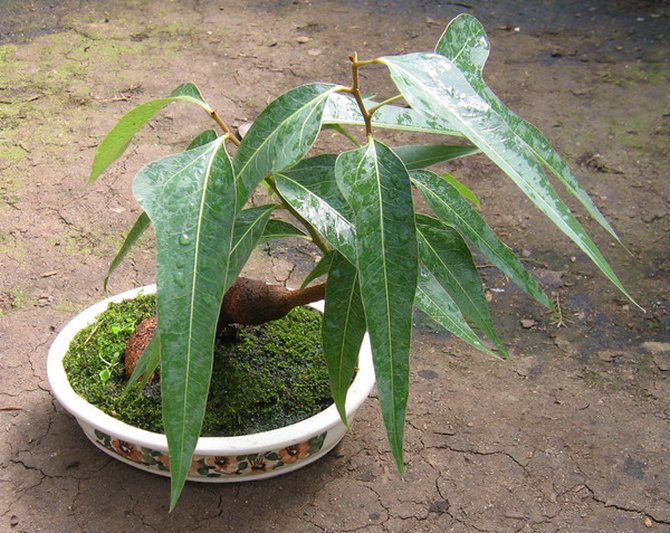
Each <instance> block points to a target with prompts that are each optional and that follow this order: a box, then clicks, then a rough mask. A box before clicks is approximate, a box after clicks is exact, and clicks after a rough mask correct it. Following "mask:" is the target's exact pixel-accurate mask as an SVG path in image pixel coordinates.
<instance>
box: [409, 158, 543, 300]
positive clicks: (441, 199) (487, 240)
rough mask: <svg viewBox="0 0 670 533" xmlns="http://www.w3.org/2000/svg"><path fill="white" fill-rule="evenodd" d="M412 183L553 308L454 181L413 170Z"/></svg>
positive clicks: (433, 206)
mask: <svg viewBox="0 0 670 533" xmlns="http://www.w3.org/2000/svg"><path fill="white" fill-rule="evenodd" d="M412 182H413V183H414V184H415V185H416V186H417V187H418V188H419V190H420V191H421V193H422V194H423V196H424V197H425V199H426V201H427V202H428V205H430V207H431V209H432V210H433V213H434V214H435V216H436V217H437V218H438V219H439V220H441V221H442V222H444V223H445V224H448V225H450V226H454V227H455V228H457V229H458V230H459V231H460V232H461V233H462V234H463V235H464V236H465V237H466V238H467V239H469V240H470V241H471V242H472V243H473V244H474V245H475V246H476V247H477V248H478V249H479V250H480V251H481V252H482V253H483V254H484V255H485V256H486V258H487V259H488V260H489V261H491V262H492V263H493V264H494V265H496V266H497V267H498V268H499V269H500V270H501V271H502V272H504V273H505V274H506V275H507V276H509V277H510V279H511V280H512V281H513V282H514V283H516V284H517V285H518V286H519V287H520V288H521V289H523V290H524V291H525V292H526V293H527V294H529V295H530V296H532V297H533V298H535V299H536V300H537V301H538V302H540V303H541V304H542V305H544V306H545V307H547V308H548V309H552V308H553V303H552V301H551V299H550V298H549V297H548V296H547V295H546V294H545V292H544V291H543V290H542V287H541V286H540V284H539V283H538V282H537V280H536V279H535V278H534V277H533V276H532V275H531V274H530V272H528V270H526V268H525V267H524V266H523V264H522V263H521V261H519V259H518V258H517V257H516V255H515V254H514V252H513V251H512V250H511V249H510V248H509V247H508V246H507V245H506V244H505V243H503V242H502V241H501V240H500V239H499V238H498V236H497V235H496V234H495V232H494V231H493V230H492V229H491V227H490V226H489V225H488V224H487V223H486V222H485V221H484V219H483V218H482V217H481V215H480V214H479V213H477V211H475V209H474V208H473V207H472V206H471V205H470V204H469V203H468V202H467V201H466V200H465V199H464V198H463V197H462V196H461V194H460V193H459V192H458V191H457V190H456V189H455V188H454V187H453V186H452V185H451V184H449V183H448V182H447V181H445V180H443V179H442V178H441V177H440V176H437V175H436V174H433V173H432V172H429V171H425V170H424V171H417V172H413V173H412Z"/></svg>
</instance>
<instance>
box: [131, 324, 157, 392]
mask: <svg viewBox="0 0 670 533" xmlns="http://www.w3.org/2000/svg"><path fill="white" fill-rule="evenodd" d="M160 362H161V343H160V335H159V333H158V328H156V329H155V330H154V334H153V337H151V340H150V341H149V344H148V345H147V347H146V348H145V349H144V352H143V353H142V355H141V356H140V358H139V359H138V360H137V365H136V366H135V370H133V374H132V375H131V376H130V378H129V379H128V383H126V389H129V388H130V387H131V386H132V385H133V384H134V383H135V382H137V381H138V380H140V378H142V379H141V381H140V388H144V387H145V386H146V385H147V383H149V380H150V379H151V376H152V374H153V373H154V372H155V371H156V369H157V368H158V365H160Z"/></svg>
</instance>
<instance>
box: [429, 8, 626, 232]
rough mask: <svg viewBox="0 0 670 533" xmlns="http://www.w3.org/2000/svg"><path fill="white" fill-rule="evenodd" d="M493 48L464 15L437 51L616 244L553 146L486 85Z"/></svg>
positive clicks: (472, 19)
mask: <svg viewBox="0 0 670 533" xmlns="http://www.w3.org/2000/svg"><path fill="white" fill-rule="evenodd" d="M490 48H491V46H490V43H489V40H488V36H487V35H486V30H484V26H482V24H481V22H479V21H478V20H477V19H476V18H475V17H473V16H472V15H468V14H462V15H459V16H458V17H456V18H455V19H453V20H452V21H451V22H450V23H449V25H448V26H447V28H446V29H445V31H444V33H443V34H442V37H441V38H440V40H439V42H438V44H437V46H436V47H435V51H436V52H437V53H438V54H441V55H443V56H445V57H447V58H449V59H450V60H452V61H453V62H454V64H455V65H456V66H458V67H459V68H460V70H461V71H462V72H463V75H464V76H465V77H466V78H467V80H468V81H469V82H470V85H471V86H472V87H473V88H474V89H475V91H477V94H478V95H479V96H480V97H482V98H483V99H484V100H485V101H486V102H487V103H488V104H490V105H491V107H492V108H493V109H494V110H495V112H496V113H498V115H500V116H501V117H502V118H503V119H504V120H505V121H506V122H507V125H508V126H509V127H510V129H511V130H512V131H513V132H514V133H515V134H516V135H517V136H518V138H519V140H520V141H521V142H523V143H525V144H526V145H527V146H528V148H529V149H530V150H532V151H533V152H534V153H535V155H536V156H537V157H538V158H539V159H540V160H541V161H542V162H543V163H544V164H545V165H546V166H547V167H548V168H549V169H550V170H551V171H552V172H553V173H554V174H555V175H556V177H557V178H558V179H559V180H560V181H561V182H562V183H563V185H564V186H565V187H566V189H567V190H568V191H569V192H570V193H572V194H573V195H574V196H575V197H577V199H578V200H579V201H580V202H581V203H582V205H583V206H584V208H585V209H586V210H587V211H588V213H589V214H590V215H591V216H592V217H593V219H594V220H596V221H597V222H598V223H599V224H600V225H601V226H602V227H603V228H605V229H606V230H607V231H608V232H609V233H610V235H612V237H614V238H615V239H616V240H617V241H619V242H621V241H620V240H619V236H618V235H617V234H616V232H615V231H614V229H613V228H612V226H610V224H609V222H607V220H606V219H605V217H604V216H603V214H602V213H601V212H600V211H599V210H598V208H597V207H596V205H595V204H594V203H593V200H592V199H591V197H590V196H589V195H588V193H587V192H586V191H585V190H584V189H583V188H582V187H581V185H580V184H579V182H578V181H577V179H576V178H575V177H574V176H573V175H572V173H571V172H570V169H569V168H568V166H567V165H566V164H565V163H564V162H563V160H562V159H561V157H560V156H559V155H558V153H557V152H556V151H555V150H554V149H553V148H552V147H551V144H550V143H549V141H548V140H547V138H546V137H545V136H544V135H543V134H542V133H541V132H540V130H538V129H537V128H536V127H535V126H533V125H532V124H530V123H528V122H526V121H525V120H523V119H522V118H521V117H519V116H518V115H516V114H514V113H513V112H512V111H511V110H510V109H509V108H508V107H507V106H506V105H505V104H503V103H502V102H501V101H500V99H499V98H498V97H497V96H496V95H495V93H494V92H493V91H492V90H491V89H490V88H489V87H488V86H487V85H486V82H485V81H484V78H483V75H482V72H483V70H484V65H485V64H486V60H487V59H488V56H489V50H490Z"/></svg>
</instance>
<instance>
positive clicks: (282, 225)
mask: <svg viewBox="0 0 670 533" xmlns="http://www.w3.org/2000/svg"><path fill="white" fill-rule="evenodd" d="M288 237H297V238H299V239H309V237H308V236H307V235H305V232H304V231H302V230H300V229H298V228H296V227H295V226H294V225H293V224H291V223H290V222H286V221H284V220H279V219H271V220H268V223H267V225H266V226H265V231H264V232H263V236H262V237H261V239H260V241H259V243H264V242H269V241H276V240H277V239H286V238H288Z"/></svg>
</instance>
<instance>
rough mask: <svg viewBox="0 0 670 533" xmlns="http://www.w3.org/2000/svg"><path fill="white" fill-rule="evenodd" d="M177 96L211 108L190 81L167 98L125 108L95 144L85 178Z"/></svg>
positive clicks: (116, 154)
mask: <svg viewBox="0 0 670 533" xmlns="http://www.w3.org/2000/svg"><path fill="white" fill-rule="evenodd" d="M177 100H182V101H184V102H190V103H193V104H196V105H199V106H200V107H202V108H203V109H204V110H205V111H207V112H208V113H209V112H211V108H210V107H209V104H208V103H207V102H206V101H205V100H204V99H203V97H202V95H201V94H200V91H199V90H198V88H197V87H196V86H195V85H193V84H192V83H185V84H183V85H180V86H179V87H177V88H176V89H175V90H174V91H172V93H171V94H170V96H168V97H167V98H158V99H157V100H151V101H150V102H146V103H144V104H142V105H139V106H137V107H136V108H134V109H132V110H130V111H128V113H126V114H125V115H124V116H123V117H122V118H121V120H119V122H118V123H117V124H116V126H114V128H112V131H110V132H109V133H108V134H107V136H106V137H105V138H104V140H103V141H102V143H101V144H100V146H99V147H98V150H97V151H96V153H95V157H94V159H93V166H92V168H91V175H90V176H89V178H88V181H89V182H92V181H95V180H96V179H97V178H98V176H100V174H102V173H103V172H104V171H105V170H106V169H107V168H108V167H109V165H111V164H112V163H113V162H114V161H116V160H117V159H118V158H119V157H120V156H121V155H122V154H123V152H125V151H126V148H127V147H128V145H129V144H130V141H131V140H132V138H133V137H134V136H135V134H136V133H137V132H138V131H139V130H140V129H141V128H142V126H144V125H145V124H146V123H147V122H149V120H151V119H152V118H153V116H154V115H155V114H156V113H158V112H159V111H160V110H161V109H163V108H164V107H166V106H167V105H169V104H171V103H172V102H175V101H177Z"/></svg>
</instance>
